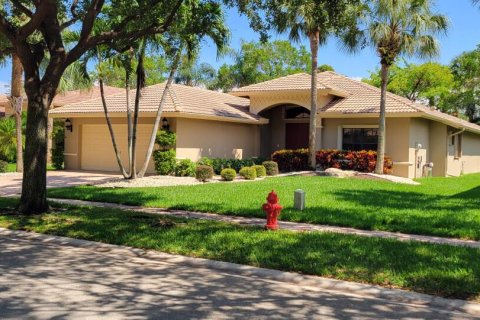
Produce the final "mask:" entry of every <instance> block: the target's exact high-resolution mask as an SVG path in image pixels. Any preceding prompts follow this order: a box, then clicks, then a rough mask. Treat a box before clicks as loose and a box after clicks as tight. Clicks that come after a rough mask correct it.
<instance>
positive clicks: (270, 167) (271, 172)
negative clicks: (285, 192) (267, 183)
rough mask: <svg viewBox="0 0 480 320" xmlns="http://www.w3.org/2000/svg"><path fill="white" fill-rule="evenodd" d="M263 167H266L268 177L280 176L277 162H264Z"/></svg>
mask: <svg viewBox="0 0 480 320" xmlns="http://www.w3.org/2000/svg"><path fill="white" fill-rule="evenodd" d="M262 165H263V166H264V167H265V170H266V172H267V176H276V175H277V174H278V164H277V163H276V162H275V161H264V162H263V163H262Z"/></svg>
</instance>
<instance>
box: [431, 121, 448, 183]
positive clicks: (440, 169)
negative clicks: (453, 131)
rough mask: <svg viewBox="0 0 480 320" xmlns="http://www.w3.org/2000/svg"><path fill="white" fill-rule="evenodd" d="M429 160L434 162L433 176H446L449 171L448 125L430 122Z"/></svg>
mask: <svg viewBox="0 0 480 320" xmlns="http://www.w3.org/2000/svg"><path fill="white" fill-rule="evenodd" d="M429 145H430V149H429V150H430V152H429V161H430V162H433V172H432V174H433V176H435V177H444V176H445V175H446V172H447V167H446V165H447V157H446V155H447V126H446V125H445V124H443V123H440V122H436V121H431V122H430V140H429Z"/></svg>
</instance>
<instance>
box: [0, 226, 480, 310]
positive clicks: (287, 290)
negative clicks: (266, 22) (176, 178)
mask: <svg viewBox="0 0 480 320" xmlns="http://www.w3.org/2000/svg"><path fill="white" fill-rule="evenodd" d="M0 274H1V275H2V276H1V277H0V315H1V317H2V319H18V318H34V319H47V318H48V319H50V318H69V319H85V318H115V319H124V318H128V319H143V318H162V319H227V318H228V319H245V318H255V319H291V318H302V319H303V318H306V319H308V318H310V319H314V318H315V319H406V318H408V319H472V318H474V317H479V316H480V307H479V305H478V304H475V303H468V302H466V301H461V300H449V299H442V298H438V297H432V296H428V295H423V294H417V293H411V292H406V291H402V290H392V289H385V288H380V287H375V286H369V285H363V284H356V283H349V282H344V281H337V280H331V279H323V278H318V277H307V276H301V275H298V274H292V273H285V272H280V271H274V270H267V269H259V268H253V267H248V266H241V265H236V264H231V263H224V262H215V261H210V260H205V259H195V258H187V257H182V256H175V255H168V254H163V253H157V252H150V251H148V252H146V251H143V250H138V249H132V248H127V247H120V246H113V245H106V244H99V243H95V242H89V241H82V240H74V239H68V238H61V237H54V236H45V235H38V234H33V233H26V232H22V231H10V230H6V229H0Z"/></svg>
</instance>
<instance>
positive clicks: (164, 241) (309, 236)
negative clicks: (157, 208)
mask: <svg viewBox="0 0 480 320" xmlns="http://www.w3.org/2000/svg"><path fill="white" fill-rule="evenodd" d="M16 201H17V200H13V199H5V198H3V199H2V198H0V208H2V207H3V208H5V207H8V206H11V207H13V206H14V205H15V204H16V203H15V202H16ZM9 213H10V211H9V210H5V209H3V210H1V212H0V227H6V228H10V229H19V230H27V231H35V232H40V233H47V234H54V235H61V236H67V237H72V238H81V239H88V240H94V241H101V242H105V243H112V244H119V245H128V246H132V247H138V248H148V249H154V250H159V251H163V252H170V253H176V254H182V255H187V256H193V257H203V258H208V259H214V260H221V261H229V262H235V263H241V264H248V265H253V266H259V267H266V268H273V269H279V270H287V271H295V272H300V273H304V274H312V275H319V276H324V277H331V278H336V279H342V280H349V281H356V282H363V283H371V284H377V285H381V286H385V287H398V288H404V289H409V290H413V291H418V292H424V293H428V294H434V295H439V296H444V297H451V298H460V299H469V300H476V301H480V267H479V264H478V261H480V250H477V249H472V248H464V247H452V246H446V245H433V244H426V243H418V242H399V241H396V240H392V239H377V238H366V237H358V236H351V235H341V234H333V233H320V232H314V233H293V232H289V231H278V232H266V231H263V230H261V229H260V228H254V227H245V226H239V225H232V224H225V223H220V222H213V221H204V220H202V221H201V220H193V219H190V220H188V219H178V218H169V217H158V216H152V215H147V214H139V213H131V212H125V211H121V210H114V209H104V208H91V207H84V208H78V207H76V208H75V207H69V208H68V209H60V210H59V211H57V212H56V213H55V214H45V215H42V216H33V217H25V216H23V217H22V216H15V215H9Z"/></svg>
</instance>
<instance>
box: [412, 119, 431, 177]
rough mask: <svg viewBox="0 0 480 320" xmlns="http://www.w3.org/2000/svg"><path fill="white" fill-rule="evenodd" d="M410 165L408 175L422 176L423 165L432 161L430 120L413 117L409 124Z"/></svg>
mask: <svg viewBox="0 0 480 320" xmlns="http://www.w3.org/2000/svg"><path fill="white" fill-rule="evenodd" d="M409 128H410V130H409V146H408V151H409V162H410V163H413V166H409V171H408V177H410V178H421V177H422V172H423V166H424V165H425V164H426V163H429V162H430V121H429V120H426V119H421V118H411V119H410V126H409Z"/></svg>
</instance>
